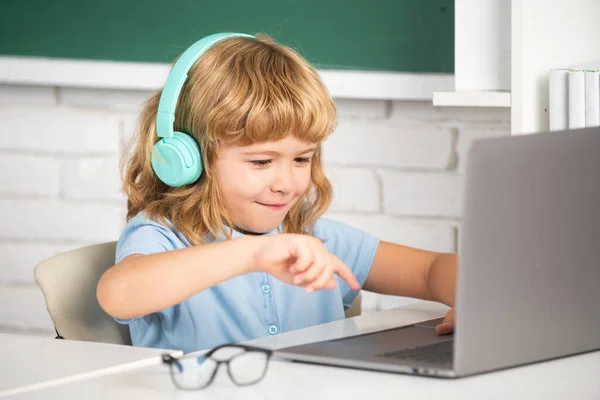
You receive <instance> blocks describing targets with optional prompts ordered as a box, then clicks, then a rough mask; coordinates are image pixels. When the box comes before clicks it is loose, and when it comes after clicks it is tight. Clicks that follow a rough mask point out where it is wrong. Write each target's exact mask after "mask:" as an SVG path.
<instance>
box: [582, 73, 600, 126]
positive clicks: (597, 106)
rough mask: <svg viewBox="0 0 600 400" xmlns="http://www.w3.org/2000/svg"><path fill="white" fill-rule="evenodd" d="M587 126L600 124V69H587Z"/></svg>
mask: <svg viewBox="0 0 600 400" xmlns="http://www.w3.org/2000/svg"><path fill="white" fill-rule="evenodd" d="M585 126H586V127H591V126H600V70H591V69H590V70H587V71H585Z"/></svg>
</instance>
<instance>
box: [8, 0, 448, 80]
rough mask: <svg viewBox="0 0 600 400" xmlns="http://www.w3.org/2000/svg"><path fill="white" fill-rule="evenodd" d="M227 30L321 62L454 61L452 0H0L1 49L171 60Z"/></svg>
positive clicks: (342, 65) (433, 67)
mask: <svg viewBox="0 0 600 400" xmlns="http://www.w3.org/2000/svg"><path fill="white" fill-rule="evenodd" d="M222 31H235V32H246V33H258V32H261V33H266V34H268V35H270V36H271V37H273V38H274V39H275V40H276V41H278V42H280V43H284V44H287V45H289V46H291V47H293V48H295V49H296V50H298V51H299V52H300V53H301V54H302V55H303V56H304V57H306V58H307V59H308V60H309V61H310V62H311V63H313V64H314V65H316V66H317V67H319V68H322V69H352V70H380V71H404V72H432V73H452V72H453V71H454V0H254V1H248V0H212V1H203V0H96V1H91V0H90V1H87V0H0V54H1V55H15V56H38V57H53V58H74V59H92V60H116V61H137V62H164V63H170V62H172V61H173V60H174V58H175V57H176V56H177V55H178V54H180V53H181V52H182V51H183V49H184V48H185V47H186V46H188V45H190V44H191V43H193V42H194V41H196V40H198V39H200V38H201V37H203V36H205V35H207V34H210V33H214V32H222Z"/></svg>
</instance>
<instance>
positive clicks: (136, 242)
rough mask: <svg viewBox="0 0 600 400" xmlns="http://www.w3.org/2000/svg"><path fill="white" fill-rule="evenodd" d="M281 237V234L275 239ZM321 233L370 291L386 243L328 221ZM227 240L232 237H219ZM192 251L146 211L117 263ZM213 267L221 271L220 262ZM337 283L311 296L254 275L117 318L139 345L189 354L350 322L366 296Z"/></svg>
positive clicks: (122, 244)
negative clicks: (348, 314) (348, 312)
mask: <svg viewBox="0 0 600 400" xmlns="http://www.w3.org/2000/svg"><path fill="white" fill-rule="evenodd" d="M277 233H280V229H277V230H274V231H272V232H269V233H268V234H269V235H273V234H277ZM232 236H233V238H238V237H240V236H242V234H241V233H239V232H237V231H234V232H233V235H232ZM313 236H314V237H316V238H318V239H321V240H323V241H324V245H325V247H326V248H327V250H328V251H329V252H331V253H332V254H335V255H336V256H338V257H339V258H340V259H341V260H342V261H344V262H345V263H346V265H348V267H349V268H350V269H351V270H352V272H353V273H354V275H355V276H356V279H357V280H358V282H359V284H360V285H361V287H362V285H363V284H364V283H365V280H366V279H367V275H368V273H369V270H370V269H371V264H372V262H373V258H374V256H375V252H376V251H377V246H378V244H379V240H378V239H377V238H375V237H374V236H371V235H370V234H368V233H366V232H363V231H360V230H358V229H355V228H352V227H350V226H347V225H345V224H343V223H340V222H336V221H332V220H329V219H325V218H321V219H319V220H318V221H317V223H316V224H315V229H314V232H313ZM222 240H225V239H224V238H217V239H216V241H222ZM189 246H190V243H189V242H188V240H187V239H186V238H185V237H184V236H183V235H182V234H181V232H179V231H178V230H176V229H174V228H173V227H172V226H170V225H162V224H160V223H157V222H155V221H152V220H150V219H148V218H147V217H146V216H145V215H144V214H141V213H140V214H138V215H137V216H136V217H134V218H132V219H131V220H130V221H129V222H128V223H127V225H126V227H125V229H124V230H123V232H122V233H121V236H120V238H119V241H118V243H117V249H116V262H119V261H121V260H122V259H123V258H125V257H127V256H129V255H131V254H153V253H159V252H162V251H170V250H175V249H182V248H185V247H189ZM172 267H173V268H176V266H172ZM212 267H213V268H219V265H214V266H212ZM336 278H337V280H338V285H337V287H336V288H335V289H333V290H326V289H325V290H317V291H316V292H314V293H311V294H307V293H306V292H305V291H304V289H303V288H301V287H298V286H294V285H289V284H286V283H283V282H281V281H279V280H277V279H276V278H274V277H273V276H271V275H270V274H267V273H261V272H254V273H249V274H245V275H241V276H238V277H235V278H233V279H230V280H228V281H225V282H222V283H220V284H218V285H216V286H213V287H211V288H209V289H205V290H203V291H201V292H199V293H196V294H195V295H193V296H192V297H190V298H188V299H187V300H185V301H183V302H182V303H179V304H177V305H175V306H173V307H170V308H167V309H164V310H161V311H158V312H155V313H152V314H149V315H146V316H143V317H138V318H134V319H132V320H119V319H117V321H118V322H120V323H125V324H129V329H130V332H131V341H132V343H133V345H134V346H143V347H155V348H162V349H176V350H182V351H183V352H185V353H189V352H192V351H197V350H202V349H208V348H212V347H216V346H218V345H221V344H226V343H237V342H242V341H246V340H250V339H255V338H258V337H262V336H267V335H276V334H278V333H281V332H287V331H291V330H294V329H300V328H305V327H309V326H313V325H317V324H324V323H327V322H331V321H336V320H339V319H342V318H344V309H345V308H348V307H349V306H350V304H351V303H352V301H353V300H354V298H355V297H356V295H357V294H358V291H354V290H351V289H350V287H349V286H348V285H347V284H346V282H345V281H343V280H342V279H341V278H339V277H338V276H337V275H336ZM148 296H152V293H148Z"/></svg>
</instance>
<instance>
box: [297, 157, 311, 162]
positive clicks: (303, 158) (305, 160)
mask: <svg viewBox="0 0 600 400" xmlns="http://www.w3.org/2000/svg"><path fill="white" fill-rule="evenodd" d="M294 161H296V162H297V163H300V164H308V163H309V162H310V157H297V158H296V159H294Z"/></svg>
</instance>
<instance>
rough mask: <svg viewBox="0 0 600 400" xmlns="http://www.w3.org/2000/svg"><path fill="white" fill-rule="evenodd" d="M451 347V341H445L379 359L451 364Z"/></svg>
mask: <svg viewBox="0 0 600 400" xmlns="http://www.w3.org/2000/svg"><path fill="white" fill-rule="evenodd" d="M453 347H454V346H453V341H452V340H446V341H444V342H438V343H433V344H428V345H425V346H418V347H413V348H410V349H403V350H397V351H390V352H388V353H383V354H379V357H384V358H394V359H399V360H410V361H418V362H431V363H452V352H453Z"/></svg>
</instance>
